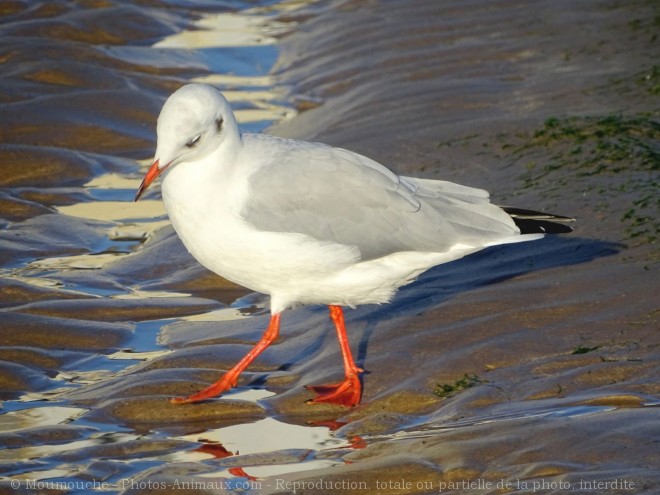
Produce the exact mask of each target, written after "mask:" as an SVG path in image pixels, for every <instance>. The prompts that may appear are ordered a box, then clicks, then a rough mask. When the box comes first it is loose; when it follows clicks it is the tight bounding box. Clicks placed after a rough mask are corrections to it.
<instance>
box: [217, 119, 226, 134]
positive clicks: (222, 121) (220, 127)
mask: <svg viewBox="0 0 660 495" xmlns="http://www.w3.org/2000/svg"><path fill="white" fill-rule="evenodd" d="M223 123H224V119H223V118H222V117H218V118H217V119H215V130H216V131H217V132H220V131H221V130H222V124H223Z"/></svg>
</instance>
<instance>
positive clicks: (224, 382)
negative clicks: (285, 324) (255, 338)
mask: <svg viewBox="0 0 660 495" xmlns="http://www.w3.org/2000/svg"><path fill="white" fill-rule="evenodd" d="M279 333H280V314H279V313H276V314H274V315H272V316H271V317H270V323H269V324H268V328H267V329H266V332H265V333H264V335H263V336H262V337H261V340H260V341H259V342H257V344H256V345H255V346H254V347H253V348H252V349H251V350H250V352H248V353H247V354H246V355H245V357H244V358H243V359H241V360H240V361H239V362H238V364H237V365H236V366H234V367H233V368H232V369H230V370H229V371H227V372H226V373H225V374H224V375H222V376H221V377H220V379H219V380H218V381H217V382H215V383H214V384H213V385H210V386H208V387H206V388H205V389H204V390H201V391H199V392H197V393H196V394H192V395H190V396H188V397H174V398H172V399H170V402H171V403H172V404H187V403H190V402H199V401H202V400H206V399H212V398H213V397H217V396H218V395H220V394H222V393H223V392H226V391H227V390H229V389H230V388H232V387H235V386H236V382H237V381H238V375H240V374H241V373H242V372H243V371H245V368H247V367H248V366H249V365H250V363H251V362H252V361H254V360H255V359H256V358H257V356H259V354H261V353H262V352H263V351H264V350H265V349H266V347H268V346H269V345H270V344H272V343H273V342H274V341H275V339H277V336H278V335H279Z"/></svg>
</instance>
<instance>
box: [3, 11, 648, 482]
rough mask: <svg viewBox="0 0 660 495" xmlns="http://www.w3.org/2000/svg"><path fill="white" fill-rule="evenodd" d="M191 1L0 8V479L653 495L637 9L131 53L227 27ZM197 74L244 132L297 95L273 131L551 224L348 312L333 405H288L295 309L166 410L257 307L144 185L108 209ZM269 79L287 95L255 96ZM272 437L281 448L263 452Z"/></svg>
mask: <svg viewBox="0 0 660 495" xmlns="http://www.w3.org/2000/svg"><path fill="white" fill-rule="evenodd" d="M193 3H194V2H193ZM189 4H190V2H182V3H181V4H177V3H170V4H169V5H164V4H163V5H161V4H158V3H155V4H154V6H153V7H138V6H136V7H126V6H122V5H115V4H112V3H110V6H109V7H107V8H105V9H104V8H95V7H94V6H88V7H87V8H83V7H72V6H66V7H65V6H62V5H60V4H58V3H43V4H38V6H35V7H31V6H30V5H31V4H29V3H27V2H25V3H22V2H15V3H10V4H8V6H7V7H6V9H5V11H4V12H3V17H2V22H3V24H2V25H1V26H0V32H1V33H2V36H3V42H2V46H1V47H0V59H1V60H2V61H3V62H2V63H3V66H4V69H5V70H3V72H2V76H0V77H2V80H3V83H2V86H1V87H2V90H0V102H1V103H0V107H1V108H2V114H3V119H2V122H0V135H1V136H2V138H1V143H2V144H1V145H0V184H1V185H2V187H3V190H2V192H0V211H1V212H2V215H1V216H2V223H1V225H2V227H3V230H1V231H0V259H1V264H0V269H2V273H1V275H2V277H1V278H0V285H1V288H2V290H1V291H0V308H2V314H1V315H0V319H1V321H2V323H1V324H0V335H1V336H2V347H0V368H1V369H2V372H1V374H0V377H1V378H0V382H1V383H2V387H1V389H0V392H1V395H2V396H1V397H0V398H1V399H2V400H4V402H3V410H2V412H3V413H4V414H3V415H1V416H0V418H2V431H0V444H2V445H5V446H7V447H9V449H7V450H5V454H3V455H2V459H1V460H0V476H2V477H3V478H2V479H1V480H0V492H2V493H4V492H7V493H10V492H11V493H23V492H25V493H34V491H30V490H29V485H28V482H29V481H30V480H32V481H34V480H40V481H41V482H46V481H49V482H52V483H60V485H56V484H55V485H51V486H43V487H42V488H43V490H42V493H91V491H92V490H90V489H88V488H89V487H83V488H76V487H72V486H70V485H66V484H64V483H66V482H72V481H79V482H84V481H88V482H105V483H108V484H110V485H111V488H110V489H109V491H111V492H113V493H164V490H170V491H171V490H176V493H187V492H190V493H192V492H194V493H227V492H230V493H231V492H238V491H240V492H242V493H291V492H292V491H293V490H294V489H295V490H296V493H365V494H368V493H374V494H375V493H387V494H390V493H391V494H395V493H437V492H438V491H440V490H442V492H443V493H475V494H476V493H479V494H482V493H483V494H486V493H530V492H531V491H532V490H535V491H536V492H537V493H585V494H586V493H595V492H596V493H653V492H655V491H657V490H658V486H659V485H660V477H659V476H658V471H657V466H658V465H659V464H660V462H659V461H660V459H659V458H658V449H657V440H658V438H657V416H658V409H657V407H658V396H659V395H660V390H659V387H658V376H659V375H660V374H659V373H658V371H659V368H658V343H659V340H660V339H659V338H658V333H657V328H658V318H657V311H658V308H657V296H656V295H655V294H656V293H657V289H658V283H657V276H656V274H655V273H654V272H655V271H656V270H657V261H658V251H657V231H658V224H657V169H658V163H659V158H658V157H659V156H660V155H659V153H660V150H659V149H658V144H657V143H658V138H660V133H659V132H658V124H657V122H658V112H659V111H660V107H659V106H658V102H659V100H658V94H659V93H658V84H660V82H659V81H660V75H658V69H657V65H654V62H655V61H657V60H658V54H659V49H658V42H659V41H658V40H657V36H658V35H660V31H659V30H658V26H657V23H655V22H654V20H653V19H655V18H656V17H657V15H658V14H659V12H658V10H657V8H656V7H655V6H654V5H653V4H651V3H644V2H633V3H629V4H626V5H621V4H616V3H612V2H607V1H602V2H601V1H597V2H589V3H588V4H585V3H582V2H570V1H565V2H560V3H559V4H558V3H557V2H553V3H550V2H538V3H535V4H534V5H533V6H530V5H526V4H518V3H513V2H481V1H475V2H469V3H465V2H437V1H433V0H425V1H424V0H415V1H413V2H406V3H405V6H404V5H403V3H398V2H383V3H374V4H372V3H368V2H351V1H349V2H331V3H329V4H311V5H307V6H302V8H298V9H292V10H288V6H287V5H286V4H284V5H281V6H279V9H280V10H279V12H278V14H277V17H275V18H272V19H270V22H271V25H269V26H270V27H269V28H268V29H270V31H268V30H266V31H263V32H262V31H260V32H262V33H266V34H262V36H267V35H268V33H270V34H271V35H272V36H276V37H277V39H278V48H279V56H278V59H277V63H276V65H275V66H274V67H273V69H272V71H270V72H272V74H273V75H274V78H272V79H271V77H272V76H268V74H267V73H268V72H269V70H268V68H266V69H264V68H263V67H262V68H261V69H260V70H261V72H264V73H263V74H262V73H259V69H256V68H255V69H251V68H248V69H246V68H245V67H243V65H241V63H243V62H241V60H243V61H244V60H246V59H248V60H250V63H252V64H254V67H257V66H258V65H259V63H258V62H257V61H254V60H251V59H250V57H253V58H254V59H255V60H257V55H249V56H248V55H246V53H249V54H251V53H252V52H249V51H248V52H235V51H232V50H230V49H228V48H227V49H225V48H223V49H222V50H220V51H214V50H213V49H208V50H204V49H201V48H200V49H196V50H177V49H172V48H169V49H168V48H153V47H152V45H153V44H154V43H157V42H159V40H162V39H164V38H165V39H170V40H171V39H172V38H167V37H168V36H170V35H174V34H175V33H177V32H180V31H182V30H185V29H190V27H191V26H192V25H194V23H195V22H197V19H198V18H199V17H200V16H201V15H202V14H207V15H224V14H231V13H232V12H231V10H229V11H227V9H221V8H220V7H209V6H208V5H207V4H204V5H206V6H205V7H202V3H201V2H200V4H199V5H197V4H195V5H194V6H195V7H196V8H197V14H196V15H191V14H190V13H189V11H188V10H186V7H190V5H189ZM294 6H296V7H297V5H294ZM12 9H15V10H14V11H12ZM205 9H206V11H205ZM129 14H130V15H129ZM101 21H102V22H101ZM99 22H100V23H99ZM92 26H94V27H92ZM273 26H274V27H273ZM198 28H199V26H198ZM264 29H265V28H264ZM174 42H176V38H175V41H172V43H174ZM255 43H256V42H255ZM268 46H270V45H268ZM255 50H256V49H255ZM232 57H234V58H232ZM210 60H215V62H213V63H216V64H217V66H222V64H223V63H224V64H233V65H231V70H228V71H227V72H228V73H229V74H222V73H220V72H219V71H218V69H217V66H213V63H212V62H210ZM90 68H91V69H93V70H90ZM234 72H235V73H237V74H239V75H242V76H244V78H243V79H242V80H240V81H238V82H236V81H234V80H232V81H234V82H228V80H229V79H228V78H227V75H232V74H233V73H234ZM234 75H235V74H234ZM209 77H210V79H208V80H214V81H216V82H217V84H219V85H220V86H221V87H222V88H223V89H225V90H233V91H236V93H237V95H236V96H235V97H236V98H237V100H236V106H237V108H238V109H239V120H241V116H242V117H243V119H242V120H243V122H245V124H244V125H245V126H246V127H245V128H247V129H253V127H251V126H255V127H254V129H255V130H256V129H258V126H259V125H261V124H260V122H261V121H262V120H261V119H262V117H261V115H262V114H263V113H266V114H268V115H267V116H266V117H265V120H268V119H274V118H276V117H277V116H278V115H279V117H281V116H282V115H285V114H286V115H290V114H292V113H293V111H290V110H287V109H286V108H285V105H283V106H282V107H279V106H278V102H279V100H282V101H292V102H294V103H295V104H296V105H297V106H298V110H299V114H298V115H296V116H295V117H294V118H289V119H285V120H284V121H282V122H281V123H279V124H275V125H274V126H273V127H272V128H271V129H270V130H269V132H272V133H273V134H277V135H282V136H293V137H297V138H303V139H309V140H320V141H324V142H328V143H330V144H334V145H337V146H342V147H346V148H350V149H352V150H355V151H357V152H360V153H363V154H365V155H368V156H371V157H373V158H375V159H377V160H379V161H381V162H382V163H385V164H387V165H388V166H390V167H391V168H392V169H393V170H395V171H397V172H399V173H402V174H409V175H418V176H424V177H428V178H442V179H445V180H452V181H456V182H460V183H464V184H467V185H471V186H477V187H484V188H486V189H488V190H489V191H491V194H492V196H493V199H494V201H495V202H498V203H502V204H511V205H516V206H520V207H529V208H535V209H545V210H549V211H553V212H556V213H560V214H566V215H571V216H574V217H576V218H577V222H576V225H575V228H576V230H575V232H574V233H573V234H571V235H568V236H562V237H553V238H546V239H544V240H542V241H538V242H535V243H531V244H526V245H517V246H515V245H514V246H503V247H498V248H495V249H491V250H488V251H486V252H482V253H478V254H476V255H473V256H471V257H469V258H467V259H464V260H461V261H459V262H456V263H452V264H449V265H445V266H442V267H438V268H436V269H434V270H431V271H430V272H428V273H427V274H426V275H424V276H423V277H421V278H420V280H418V281H417V282H415V283H414V284H412V285H411V286H408V287H406V288H404V289H403V290H402V291H401V293H400V294H399V296H398V297H397V298H396V300H395V301H393V303H392V304H390V305H386V306H379V307H361V308H358V309H356V310H349V311H348V312H347V323H348V326H349V332H350V334H351V338H352V339H353V341H352V342H353V348H354V349H355V350H356V352H357V356H358V361H359V364H360V365H362V366H363V367H365V368H366V369H367V370H368V371H369V373H368V374H367V375H365V379H364V397H363V403H362V405H361V406H359V407H357V408H355V409H352V410H345V409H341V408H336V407H333V406H326V405H323V406H309V405H307V404H305V401H306V400H307V399H308V398H309V397H310V393H309V392H308V391H306V390H305V389H304V387H303V385H306V384H317V383H325V382H329V381H332V380H333V379H336V378H337V377H338V376H339V374H340V372H341V368H340V357H339V352H338V349H337V347H336V342H335V341H334V335H333V332H332V329H331V324H330V322H329V320H328V318H327V315H326V311H325V309H324V308H318V307H309V308H300V309H297V310H294V311H290V312H287V313H285V315H284V316H283V335H282V338H281V339H280V340H279V341H278V342H277V343H276V345H274V346H272V348H271V349H269V350H267V351H266V352H265V353H264V354H263V356H262V357H260V358H259V360H258V361H257V362H256V363H255V365H254V366H253V367H252V368H251V369H250V371H249V373H246V374H245V376H244V377H243V378H242V380H241V382H240V390H239V392H240V393H239V394H236V395H230V396H229V397H227V398H226V399H222V400H217V401H210V402H208V403H205V404H197V405H187V406H178V407H177V406H171V405H170V404H169V403H168V402H167V398H168V397H170V396H172V395H180V394H186V393H190V392H192V391H194V390H197V389H198V388H199V387H200V386H201V384H205V383H210V382H211V381H213V380H215V378H217V375H218V373H219V372H220V371H221V370H224V369H227V367H229V366H231V365H232V364H234V363H235V362H236V361H237V360H238V359H239V358H240V357H241V356H242V355H243V354H244V353H245V352H246V350H247V349H248V348H249V346H250V345H251V344H252V343H253V342H255V341H256V340H257V339H258V337H259V336H260V334H261V332H262V331H263V328H265V325H266V323H267V319H268V315H267V312H266V310H265V308H267V301H266V300H265V299H264V298H263V297H260V296H259V295H255V294H251V293H250V292H249V291H247V290H245V289H243V288H240V287H236V286H235V285H233V284H231V283H229V282H226V281H223V280H222V279H220V278H218V277H215V276H213V275H212V274H209V273H208V272H205V271H204V270H203V269H202V268H200V267H199V266H198V265H197V264H196V263H195V261H194V260H192V259H191V258H190V256H189V255H188V254H187V253H186V252H185V250H184V248H183V247H182V246H181V244H180V242H179V241H178V240H177V239H176V236H175V235H174V233H173V231H172V230H171V228H170V227H169V226H167V221H166V217H165V216H164V213H163V210H162V207H161V206H160V202H159V201H158V194H154V193H152V194H151V195H150V196H149V197H148V198H147V201H145V202H144V204H142V203H138V204H137V205H135V204H133V203H131V200H132V195H133V193H134V187H136V186H137V184H138V183H139V178H140V176H141V171H143V168H142V169H141V168H140V167H139V166H138V165H137V164H136V160H148V159H149V158H150V157H151V155H152V153H153V147H154V144H155V143H154V139H155V136H154V131H155V117H156V116H157V113H158V111H159V108H160V105H161V104H162V100H163V98H164V97H165V96H166V95H167V94H169V93H170V92H171V91H172V90H173V89H175V88H176V87H178V86H179V85H181V84H183V83H185V82H187V81H189V80H191V79H193V78H200V79H201V80H204V78H209ZM213 78H216V79H213ZM250 78H251V79H250ZM248 79H249V80H248ZM264 79H267V80H265V81H264ZM271 85H275V86H278V87H283V88H286V90H287V91H288V93H282V92H281V93H278V95H277V96H274V97H273V96H268V97H267V98H268V100H267V101H266V100H265V99H264V98H266V97H262V96H260V95H261V92H263V91H265V89H264V88H265V87H267V86H271ZM262 86H263V87H262ZM246 93H250V96H249V97H248V96H245V94H246ZM257 94H259V95H257ZM265 120H264V121H265ZM144 165H146V163H143V166H144ZM654 181H655V182H654ZM442 385H446V387H444V390H449V392H447V393H446V394H445V395H446V397H441V396H439V395H438V394H437V393H436V391H438V390H443V387H442ZM253 393H257V396H253V395H251V394H253ZM259 394H263V395H259ZM274 420H276V421H274ZM269 421H272V422H269ZM288 427H290V428H293V430H291V431H289V430H287V428H288ZM233 428H234V429H233ZM241 428H243V429H241ZM234 431H235V432H238V433H237V434H236V435H237V438H239V439H236V440H232V438H233V437H232V432H234ZM280 432H284V433H282V437H283V438H291V439H293V438H294V437H295V438H297V436H300V438H301V439H300V440H299V441H295V442H294V441H293V440H292V441H291V442H290V443H287V442H286V441H284V440H277V441H273V442H272V443H270V442H268V441H267V439H268V438H269V437H271V436H272V437H273V438H277V439H279V438H280V436H279V433H280ZM251 435H254V436H255V437H256V438H257V439H260V441H259V440H258V441H257V446H251V444H250V443H248V442H247V441H246V440H245V439H242V440H240V438H241V437H246V436H251ZM306 435H311V436H312V437H315V440H308V439H307V437H306ZM242 441H245V444H242V443H241V442H242ZM232 442H233V443H232ZM259 443H261V444H262V445H261V446H260V445H259ZM324 443H325V444H324ZM251 448H252V449H253V450H250V449H251ZM210 480H215V481H218V480H220V481H223V480H225V481H227V482H228V484H222V483H221V484H218V485H212V484H210V483H209V481H210ZM11 481H20V483H19V485H18V489H14V485H12V484H11V483H10V482H11ZM183 482H191V483H192V482H197V483H198V484H196V485H194V484H193V485H188V488H183V486H182V485H181V483H183ZM294 483H297V484H294ZM319 483H321V484H320V485H319ZM323 483H325V485H324V484H323ZM191 486H192V488H191ZM163 487H165V488H163ZM244 488H246V489H244Z"/></svg>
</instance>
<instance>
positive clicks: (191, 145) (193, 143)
mask: <svg viewBox="0 0 660 495" xmlns="http://www.w3.org/2000/svg"><path fill="white" fill-rule="evenodd" d="M200 139H202V135H201V134H200V135H199V136H195V137H194V138H192V139H191V140H190V141H188V142H187V143H186V148H194V147H195V146H196V145H197V143H199V140H200Z"/></svg>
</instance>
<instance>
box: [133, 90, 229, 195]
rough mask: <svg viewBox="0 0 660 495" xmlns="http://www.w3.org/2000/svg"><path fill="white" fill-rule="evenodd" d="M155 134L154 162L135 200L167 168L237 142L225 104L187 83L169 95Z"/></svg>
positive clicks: (213, 92)
mask: <svg viewBox="0 0 660 495" xmlns="http://www.w3.org/2000/svg"><path fill="white" fill-rule="evenodd" d="M156 131H157V134H158V141H157V145H156V155H155V158H154V162H153V165H152V166H151V167H150V168H149V170H148V171H147V173H146V175H145V176H144V179H143V180H142V183H141V184H140V187H139V188H138V190H137V193H136V194H135V201H137V200H138V199H140V196H142V194H143V193H144V192H145V191H146V190H147V188H148V187H149V185H150V184H151V183H152V182H153V181H154V180H156V178H157V177H158V176H159V175H160V174H161V173H163V172H164V171H165V170H167V169H168V168H170V167H173V166H175V165H177V164H178V163H181V162H191V161H195V160H199V159H202V158H204V157H205V156H207V155H208V154H210V153H212V152H213V151H215V150H217V149H218V148H219V147H221V146H223V145H224V144H225V143H235V142H238V140H240V135H239V132H238V126H237V124H236V119H235V117H234V113H233V112H232V109H231V106H230V105H229V102H228V101H227V100H226V99H225V97H224V96H223V95H222V94H221V93H220V92H219V91H217V90H216V89H214V88H212V87H211V86H207V85H205V84H188V85H186V86H183V87H181V88H179V89H178V90H177V91H175V92H174V93H172V95H171V96H170V97H169V98H168V99H167V101H166V102H165V104H164V105H163V109H162V110H161V111H160V115H159V116H158V124H157V127H156Z"/></svg>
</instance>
